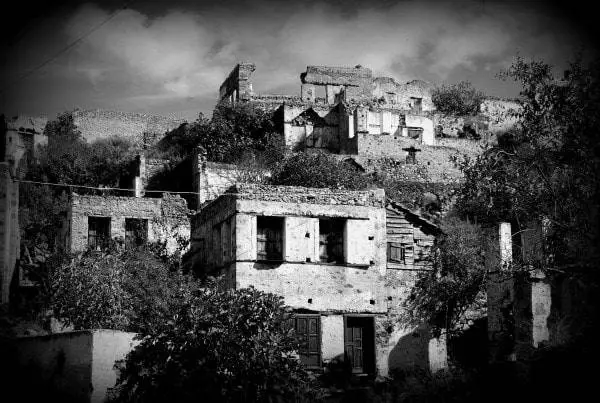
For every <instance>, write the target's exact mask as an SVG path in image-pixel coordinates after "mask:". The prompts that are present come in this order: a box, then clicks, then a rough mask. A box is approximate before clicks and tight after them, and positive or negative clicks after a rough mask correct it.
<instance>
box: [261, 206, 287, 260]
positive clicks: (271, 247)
mask: <svg viewBox="0 0 600 403" xmlns="http://www.w3.org/2000/svg"><path fill="white" fill-rule="evenodd" d="M283 220H284V219H283V217H265V216H259V217H256V227H257V231H256V258H257V260H283V223H284V221H283Z"/></svg>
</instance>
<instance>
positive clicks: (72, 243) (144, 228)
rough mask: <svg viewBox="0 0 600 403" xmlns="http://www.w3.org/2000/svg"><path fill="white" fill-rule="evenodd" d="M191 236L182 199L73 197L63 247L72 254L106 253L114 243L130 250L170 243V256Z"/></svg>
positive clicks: (185, 204)
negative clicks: (116, 241) (99, 251)
mask: <svg viewBox="0 0 600 403" xmlns="http://www.w3.org/2000/svg"><path fill="white" fill-rule="evenodd" d="M189 233H190V226H189V219H188V216H187V203H186V201H185V200H184V199H183V198H181V197H179V196H170V195H165V196H163V197H162V198H150V197H143V198H142V197H126V196H89V195H85V196H84V195H77V194H73V195H72V196H71V200H70V204H69V207H68V209H67V212H66V219H65V222H64V227H63V228H62V245H63V246H64V248H65V249H66V250H68V251H70V252H82V251H84V250H86V249H88V248H91V249H102V248H105V247H106V246H108V243H109V242H110V241H111V240H115V239H116V240H119V241H121V242H123V244H124V246H125V247H126V248H132V247H136V246H141V245H144V244H146V243H148V242H154V241H162V242H166V247H167V250H168V251H169V252H173V251H174V250H175V249H176V248H177V246H178V245H177V242H178V240H188V239H189Z"/></svg>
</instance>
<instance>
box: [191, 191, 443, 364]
mask: <svg viewBox="0 0 600 403" xmlns="http://www.w3.org/2000/svg"><path fill="white" fill-rule="evenodd" d="M388 215H389V216H390V218H391V220H389V221H388V219H386V216H388ZM386 223H390V225H389V226H388V224H386ZM412 223H414V225H415V226H413V224H412ZM390 234H392V235H393V236H389V235H390ZM432 241H433V228H432V227H430V226H429V224H427V223H425V222H422V220H419V219H417V217H415V216H413V215H411V214H409V213H408V212H406V211H403V210H402V209H400V208H398V206H391V205H390V206H389V209H387V210H386V201H385V196H384V193H383V191H382V190H371V191H345V190H330V189H315V188H302V187H287V186H277V187H274V186H266V185H247V184H246V185H244V184H237V185H235V186H233V187H231V188H230V189H229V190H228V191H227V192H226V193H225V194H223V195H221V196H220V197H218V198H217V199H216V200H214V201H212V202H210V203H208V204H206V205H205V206H204V207H203V208H202V209H201V210H200V211H199V212H198V213H197V214H196V215H195V216H194V218H193V220H192V251H194V253H195V254H194V256H195V257H194V265H195V267H197V268H200V269H201V270H204V271H206V272H209V273H219V274H223V275H224V276H225V279H226V281H227V283H228V284H229V286H230V287H235V288H240V287H248V286H254V287H256V288H258V289H260V290H263V291H266V292H272V293H275V294H279V295H282V296H283V297H284V298H285V303H286V304H287V305H288V306H290V307H292V308H293V309H294V310H295V311H296V322H295V323H296V330H297V332H299V333H300V334H302V335H304V336H306V337H308V338H309V339H310V340H311V343H310V346H309V347H308V348H307V349H306V350H305V351H302V352H300V353H301V354H300V355H301V358H302V360H303V361H304V363H305V364H307V365H309V366H311V367H315V368H322V366H323V365H325V363H327V362H330V361H332V360H341V361H344V362H346V363H347V364H348V365H350V366H351V367H352V369H353V372H355V373H358V374H367V375H375V374H381V375H386V374H387V373H388V372H389V370H390V369H394V368H402V367H411V366H415V365H416V366H423V367H426V368H430V369H432V370H436V369H439V368H441V367H443V366H445V360H446V351H445V345H444V342H443V340H430V338H429V336H428V334H427V332H426V331H423V330H422V329H405V328H402V327H401V326H400V325H399V323H398V321H397V320H395V317H396V316H395V315H396V314H397V313H398V310H399V309H400V308H399V307H400V304H401V301H402V299H403V298H404V297H405V296H406V294H407V292H408V289H409V287H410V285H411V284H412V282H413V281H414V280H415V278H416V271H417V270H419V269H420V270H425V269H427V267H426V265H422V266H419V264H420V263H419V259H418V258H417V256H420V257H423V252H424V251H425V250H426V248H427V247H428V246H429V245H430V243H432ZM388 243H391V245H390V246H388ZM388 252H389V253H388ZM388 260H390V262H388Z"/></svg>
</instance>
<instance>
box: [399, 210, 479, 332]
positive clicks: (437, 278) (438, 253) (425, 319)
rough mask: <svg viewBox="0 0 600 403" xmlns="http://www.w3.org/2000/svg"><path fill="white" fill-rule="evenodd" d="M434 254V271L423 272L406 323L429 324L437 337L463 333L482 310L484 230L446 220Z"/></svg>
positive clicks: (408, 302) (407, 306)
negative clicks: (477, 312)
mask: <svg viewBox="0 0 600 403" xmlns="http://www.w3.org/2000/svg"><path fill="white" fill-rule="evenodd" d="M440 227H441V229H442V231H443V235H442V236H441V237H439V239H438V241H437V244H436V246H435V249H434V250H433V251H432V256H434V258H433V259H432V263H433V270H431V271H425V272H422V273H421V274H420V275H419V278H418V280H417V282H416V284H415V286H414V287H413V288H412V289H411V292H410V295H409V297H408V298H407V299H406V301H405V302H404V308H405V310H404V312H405V315H404V318H403V321H404V322H406V323H409V324H412V325H415V326H419V325H421V324H422V323H428V324H430V325H431V326H432V330H433V332H434V333H435V334H440V333H441V332H443V331H447V332H448V333H450V335H453V334H454V333H460V331H461V330H463V326H464V325H465V324H466V322H467V321H468V317H469V314H472V313H475V312H476V311H477V310H479V309H481V308H483V307H484V306H485V303H486V298H485V280H486V270H485V256H484V251H485V245H484V239H485V238H484V237H483V233H482V230H481V228H480V227H479V226H478V225H475V224H471V223H469V222H466V221H462V220H460V219H459V218H457V217H452V216H450V217H446V218H444V219H443V220H442V223H441V224H440Z"/></svg>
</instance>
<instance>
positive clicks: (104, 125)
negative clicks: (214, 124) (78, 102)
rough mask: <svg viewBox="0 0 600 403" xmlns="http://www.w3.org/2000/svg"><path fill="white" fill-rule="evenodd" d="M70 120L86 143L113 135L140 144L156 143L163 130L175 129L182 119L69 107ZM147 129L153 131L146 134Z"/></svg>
mask: <svg viewBox="0 0 600 403" xmlns="http://www.w3.org/2000/svg"><path fill="white" fill-rule="evenodd" d="M73 122H74V123H75V125H76V126H77V128H78V129H79V130H80V131H81V135H82V137H83V138H84V139H85V141H87V142H88V143H89V142H94V141H96V140H98V139H102V138H108V137H112V136H117V137H120V138H125V139H127V140H129V141H130V142H131V143H132V144H133V145H135V146H138V147H140V148H141V147H142V146H144V145H146V146H152V145H154V144H156V143H157V142H158V141H160V139H161V138H162V137H164V135H165V134H166V133H167V132H169V131H171V130H173V129H176V128H177V127H179V126H180V125H181V124H182V123H184V122H185V120H184V119H182V118H179V117H176V116H160V115H151V114H144V113H132V112H122V111H105V110H100V109H96V110H75V111H73ZM145 133H146V134H145ZM148 133H150V134H154V135H151V136H149V135H148Z"/></svg>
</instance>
